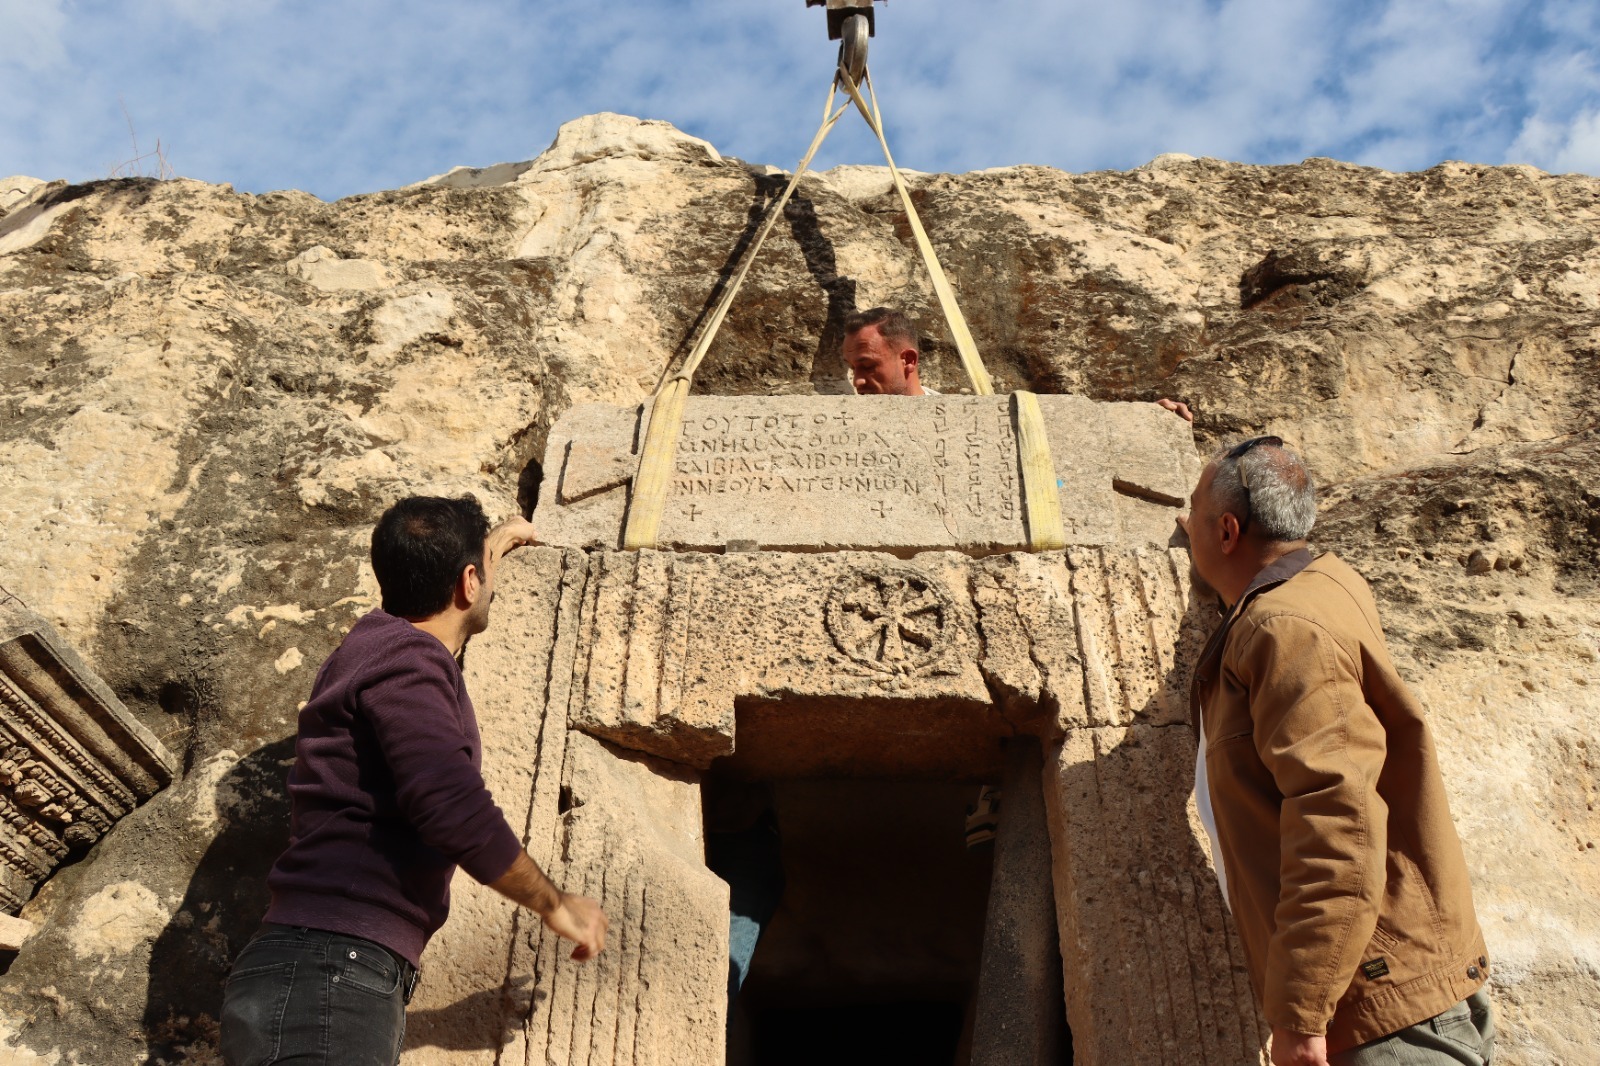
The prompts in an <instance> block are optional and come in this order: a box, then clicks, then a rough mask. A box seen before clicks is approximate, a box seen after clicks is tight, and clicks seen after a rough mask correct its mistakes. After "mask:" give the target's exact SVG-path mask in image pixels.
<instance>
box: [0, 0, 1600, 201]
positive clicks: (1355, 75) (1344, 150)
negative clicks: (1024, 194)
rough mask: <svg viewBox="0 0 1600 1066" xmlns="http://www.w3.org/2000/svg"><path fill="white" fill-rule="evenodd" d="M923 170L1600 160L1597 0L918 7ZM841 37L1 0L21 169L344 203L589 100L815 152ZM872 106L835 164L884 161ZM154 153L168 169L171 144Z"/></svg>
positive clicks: (907, 87)
mask: <svg viewBox="0 0 1600 1066" xmlns="http://www.w3.org/2000/svg"><path fill="white" fill-rule="evenodd" d="M877 18H878V33H879V36H878V37H877V38H876V39H874V41H873V42H872V48H871V53H870V55H871V69H872V72H873V77H874V81H875V83H876V84H877V86H878V90H879V93H880V96H881V98H882V101H883V104H884V108H885V111H886V113H887V119H888V127H889V135H890V141H891V146H892V147H893V148H894V150H895V157H896V160H897V161H898V162H899V163H901V164H902V165H904V166H907V167H912V168H915V169H919V170H948V171H964V170H972V169H977V168H981V167H991V166H1006V165H1010V164H1014V163H1042V164H1047V165H1050V166H1055V167H1061V168H1063V169H1067V170H1073V171H1084V170H1099V169H1105V168H1126V167H1133V166H1138V165H1140V164H1142V163H1144V162H1147V161H1148V160H1149V159H1151V158H1152V157H1154V156H1156V155H1159V154H1161V153H1162V152H1187V153H1189V154H1191V155H1205V156H1216V157H1219V158H1223V159H1232V160H1241V161H1245V162H1258V163H1285V162H1296V161H1298V160H1300V159H1304V158H1306V157H1307V156H1332V157H1335V158H1339V159H1345V160H1350V161H1353V162H1358V163H1366V164H1371V165H1374V166H1382V167H1387V168H1390V169H1394V170H1412V169H1419V168H1424V167H1428V166H1432V165H1433V164H1435V163H1437V162H1440V161H1441V160H1445V159H1461V160H1466V161H1469V162H1476V163H1531V164H1533V165H1535V166H1538V167H1542V168H1544V169H1546V170H1551V171H1556V172H1567V171H1578V172H1583V173H1589V174H1600V55H1597V42H1600V3H1596V2H1595V0H1520V2H1517V0H1117V2H1111V3H1108V2H1105V0H1092V2H1091V0H890V2H889V3H887V4H880V5H879V7H878V11H877ZM835 47H836V46H834V45H832V44H830V43H829V42H828V41H827V39H826V32H825V19H824V15H823V12H822V11H821V10H820V9H816V8H812V9H808V8H806V7H805V5H804V3H803V0H654V2H646V0H521V2H518V0H454V2H451V3H442V2H437V0H138V2H134V0H121V2H115V0H0V98H3V100H4V101H5V103H4V105H3V109H0V116H3V117H0V175H5V174H28V175H32V176H34V177H41V178H57V177H64V178H69V179H72V180H75V181H81V180H88V179H92V178H99V177H104V176H106V175H107V174H108V173H109V172H111V171H112V170H113V169H115V168H116V167H117V166H118V165H119V164H122V163H125V162H126V161H127V160H128V159H129V158H130V157H131V156H132V155H133V149H132V146H131V144H130V137H129V132H128V125H127V121H126V120H125V119H124V116H123V106H124V105H125V106H126V109H127V112H128V114H129V115H130V116H131V118H132V120H133V124H134V127H135V128H136V130H137V133H138V138H139V143H140V147H141V148H142V149H146V150H148V149H150V148H152V147H154V144H155V141H156V139H157V138H159V139H160V140H161V143H162V145H163V148H164V150H165V153H166V158H167V160H168V162H169V163H170V164H171V166H172V168H173V169H174V170H175V171H176V172H177V173H178V174H181V175H184V176H186V177H193V178H200V179H203V180H206V181H215V182H222V181H228V182H232V183H233V184H234V185H235V186H236V187H237V188H239V189H241V190H245V191H250V192H263V191H266V190H269V189H280V188H298V189H305V190H307V191H309V192H313V193H315V194H317V195H319V196H322V197H324V198H327V199H332V198H335V197H339V196H347V195H350V194H352V193H358V192H370V191H373V190H377V189H386V188H394V187H396V186H399V185H403V184H406V183H409V182H412V181H416V180H419V179H421V178H424V177H427V176H428V175H430V174H436V173H440V172H442V171H444V170H447V169H449V168H450V167H452V166H456V165H461V164H465V165H471V166H485V165H488V164H490V163H496V162H502V161H507V160H522V159H531V158H532V157H533V156H535V155H537V154H538V153H539V152H540V151H541V150H542V149H543V148H544V147H545V146H546V145H547V144H548V143H549V142H550V139H551V138H552V137H553V136H554V135H555V131H556V128H557V127H558V126H559V125H560V124H561V123H562V122H564V121H566V120H567V119H571V118H575V117H577V116H579V115H584V114H589V113H591V112H595V111H620V112H624V113H627V114H633V115H639V116H642V117H648V118H661V119H666V120H668V121H670V122H672V123H674V124H675V125H677V126H678V127H680V128H682V129H684V130H687V131H688V132H690V133H693V134H695V135H697V136H700V137H704V138H706V139H707V140H709V141H711V142H712V143H713V144H715V145H716V146H717V147H718V148H719V149H720V150H721V151H723V152H724V153H726V154H731V155H737V156H739V157H741V158H744V159H747V160H750V161H752V162H763V163H773V164H776V165H778V166H781V167H784V168H789V167H792V166H793V165H794V162H795V160H796V159H797V158H798V156H799V155H800V153H801V151H802V150H803V149H804V147H805V142H806V141H807V140H808V139H809V137H810V134H811V132H812V130H813V129H814V128H815V126H816V122H817V118H818V114H819V112H820V108H821V104H822V99H823V96H824V95H825V93H826V91H827V79H828V76H829V71H830V70H831V67H832V64H833V60H834V52H835ZM880 160H881V155H880V154H879V152H878V148H877V145H876V143H875V142H873V141H872V140H871V136H870V134H869V133H867V131H866V129H865V127H864V126H863V125H862V124H861V123H860V121H859V120H856V119H855V118H854V117H853V116H852V117H850V118H849V119H848V120H847V124H845V125H842V126H841V127H840V128H839V130H837V131H836V132H835V133H834V135H833V137H832V138H831V139H830V141H829V143H828V145H827V146H826V147H825V149H824V152H823V154H822V156H820V157H819V159H818V161H817V165H818V166H822V167H826V166H830V165H833V164H834V163H840V162H860V163H876V162H879V161H880ZM147 165H148V164H147Z"/></svg>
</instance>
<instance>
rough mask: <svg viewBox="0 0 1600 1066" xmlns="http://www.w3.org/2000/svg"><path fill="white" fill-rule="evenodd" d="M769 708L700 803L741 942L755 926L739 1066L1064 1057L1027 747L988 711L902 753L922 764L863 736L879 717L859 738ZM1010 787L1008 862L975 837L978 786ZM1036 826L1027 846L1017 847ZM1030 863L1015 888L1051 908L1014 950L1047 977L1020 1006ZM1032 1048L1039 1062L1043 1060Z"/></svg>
mask: <svg viewBox="0 0 1600 1066" xmlns="http://www.w3.org/2000/svg"><path fill="white" fill-rule="evenodd" d="M751 710H753V711H754V713H749V711H751ZM774 710H775V708H774V706H773V705H770V704H769V705H765V706H764V707H761V708H759V709H747V708H740V715H739V725H738V733H737V736H738V745H739V751H738V753H737V754H736V755H735V756H733V757H731V758H728V759H724V760H721V761H719V763H718V764H717V765H716V766H714V767H713V769H712V771H711V772H710V774H708V776H707V778H706V784H705V789H704V796H705V808H704V809H705V813H706V826H707V858H708V865H709V866H710V867H711V868H712V870H713V871H715V872H717V873H718V875H719V876H722V877H723V879H724V880H726V881H728V882H729V884H730V888H731V891H732V894H733V897H734V903H733V909H734V911H735V912H736V915H737V914H743V915H745V918H744V919H743V924H744V935H746V936H750V935H751V930H752V929H753V926H754V925H755V924H760V926H761V928H762V933H761V936H760V939H759V946H758V947H757V948H756V950H755V952H754V954H753V956H750V961H749V965H748V969H747V970H746V971H745V973H744V979H743V984H742V988H741V989H740V991H739V993H738V995H737V996H736V998H735V1000H734V1004H733V1010H732V1015H731V1020H730V1027H729V1042H728V1058H727V1061H728V1063H729V1064H730V1066H786V1064H789V1063H807V1064H814V1063H818V1062H827V1063H830V1064H835V1066H848V1064H852V1063H872V1064H874V1066H878V1064H884V1063H908V1064H922V1063H927V1064H934V1066H951V1064H954V1066H967V1064H969V1063H971V1064H984V1063H999V1062H1006V1063H1012V1062H1017V1063H1022V1062H1028V1063H1044V1062H1051V1063H1058V1062H1070V1061H1071V1059H1070V1056H1071V1052H1070V1037H1069V1036H1068V1034H1067V1032H1066V1023H1065V1008H1064V1003H1063V1000H1062V996H1061V991H1060V958H1059V953H1058V952H1057V950H1056V944H1055V922H1054V912H1053V898H1052V896H1051V891H1050V883H1049V854H1048V851H1049V844H1048V838H1047V835H1046V834H1044V832H1043V806H1042V801H1041V800H1040V795H1039V791H1040V785H1039V769H1038V767H1039V763H1038V761H1037V754H1038V746H1037V743H1036V742H1034V741H1032V740H1031V738H1021V739H1020V740H1017V741H1008V739H1007V738H1005V737H1003V736H999V735H995V734H997V733H1000V732H1001V729H1000V728H999V724H998V723H993V722H992V721H991V720H990V717H989V713H988V708H961V709H959V710H960V711H963V712H965V713H962V714H961V717H962V718H964V719H965V721H964V722H963V728H960V729H957V730H954V731H953V732H956V733H958V734H961V743H960V744H959V745H958V746H956V747H945V746H944V745H927V744H926V740H927V739H928V738H927V737H926V735H924V738H923V743H922V744H921V745H919V744H918V743H917V742H912V744H911V745H910V746H909V749H916V748H919V747H920V748H921V749H922V750H921V751H920V752H919V753H917V754H915V755H913V754H912V752H911V750H909V749H908V745H907V744H906V743H905V739H906V738H904V737H903V736H902V737H899V738H893V737H889V736H885V735H883V734H881V733H880V734H878V735H877V736H868V734H871V733H873V732H875V731H874V730H872V729H871V727H870V726H869V725H867V722H870V721H871V716H863V715H861V714H860V710H859V709H856V713H855V714H853V715H851V717H853V718H855V719H856V723H859V724H860V725H863V726H867V728H858V729H852V730H842V729H832V728H828V729H823V730H815V726H816V725H817V724H818V719H819V718H821V719H823V720H827V719H833V721H834V723H836V724H842V723H838V718H839V717H843V715H842V714H841V711H842V710H843V709H842V708H827V709H822V711H821V714H820V715H818V716H817V717H812V718H811V723H810V725H811V727H812V728H811V729H807V728H806V727H805V726H803V725H802V724H801V721H802V720H803V718H802V716H801V715H795V714H793V710H794V708H793V707H792V705H791V706H790V707H788V708H786V710H787V711H789V712H790V713H784V714H781V715H777V716H774V715H773V713H772V712H773V711H774ZM942 710H943V712H944V714H952V713H956V712H957V711H958V709H956V708H943V709H942ZM763 712H766V713H763ZM863 717H865V718H866V719H867V722H863V721H862V718H863ZM897 717H898V718H899V721H900V722H901V724H902V725H904V723H905V721H906V716H904V715H903V714H902V715H900V716H897ZM913 717H914V716H913ZM880 720H881V719H880ZM853 724H855V723H853ZM774 727H775V728H774ZM991 730H992V732H991ZM802 733H809V734H810V735H809V736H802V735H800V734H802ZM984 734H988V735H984ZM862 741H865V743H862ZM1030 745H1031V747H1029V746H1030ZM935 749H942V750H938V751H937V752H936V751H935ZM1022 750H1027V751H1031V753H1032V755H1033V759H1032V761H1030V762H1028V763H1027V766H1026V768H1025V769H1024V771H1023V773H1022V774H1021V775H1020V776H1019V775H1018V774H1017V773H1016V770H1015V769H1014V767H1013V765H1012V764H1013V763H1015V762H1016V761H1017V760H1016V759H1015V758H1014V757H1010V758H1008V755H1010V756H1014V755H1015V754H1016V753H1017V752H1018V751H1022ZM908 755H909V756H911V757H910V758H908ZM929 756H933V757H932V758H929ZM918 763H921V765H917V764H918ZM1007 778H1009V779H1010V781H1011V783H1012V784H1013V786H1014V788H1016V789H1017V790H1018V791H1019V792H1024V791H1026V790H1027V789H1029V788H1031V789H1032V790H1033V791H1034V793H1035V795H1034V797H1033V800H1034V802H1033V803H1032V804H1028V803H1021V804H1019V813H1018V815H1017V817H1016V818H1015V819H1014V822H1015V823H1016V824H1014V825H1013V826H1012V827H1010V828H1011V831H1012V839H1013V841H1014V843H1013V846H1012V849H1011V851H1010V852H1009V854H1010V856H1011V857H1010V858H1005V856H1006V855H1007V852H1005V851H1003V850H1001V851H997V848H998V847H999V846H1000V845H1001V844H1003V843H1004V841H1003V840H998V839H994V840H991V839H975V840H973V841H971V842H970V843H969V832H968V815H969V812H970V810H971V808H972V807H973V806H974V804H975V803H976V801H977V800H978V795H979V788H980V786H981V785H984V784H989V785H999V784H1001V783H1002V780H1003V779H1007ZM1028 819H1032V820H1033V821H1034V822H1036V823H1037V824H1035V825H1033V826H1032V828H1033V829H1034V831H1035V832H1034V835H1033V837H1032V838H1030V839H1028V840H1027V841H1026V844H1025V845H1019V844H1017V843H1015V841H1018V840H1020V839H1021V838H1019V837H1017V836H1016V833H1017V831H1018V830H1019V829H1020V828H1021V825H1022V823H1023V822H1024V821H1026V820H1028ZM1000 822H1001V825H1002V826H1004V822H1005V814H1004V805H1003V803H1002V812H1001V817H1000ZM974 836H975V837H981V836H982V834H981V833H975V834H974ZM1023 851H1028V852H1031V853H1032V854H1031V859H1030V860H1029V861H1027V862H1025V863H1024V864H1023V865H1024V866H1025V867H1026V869H1025V870H1024V871H1023V876H1024V879H1025V880H1028V879H1031V881H1038V882H1041V883H1039V884H1037V885H1036V886H1034V887H1035V888H1036V889H1037V890H1036V891H1032V892H1029V893H1025V894H1026V895H1029V896H1030V897H1031V899H1032V900H1033V901H1034V902H1035V903H1036V904H1037V903H1039V902H1043V903H1044V905H1045V908H1046V911H1047V913H1046V915H1045V919H1044V921H1043V927H1042V928H1041V926H1040V923H1039V921H1038V920H1037V914H1036V919H1035V921H1034V922H1033V924H1032V925H1027V924H1026V922H1024V923H1021V926H1024V927H1025V928H1022V929H1021V931H1022V932H1024V933H1025V936H1026V939H1028V940H1029V941H1030V942H1031V946H1028V947H1025V948H1024V951H1033V952H1034V954H1037V955H1039V956H1040V957H1041V958H1044V959H1045V964H1044V968H1046V969H1050V968H1053V970H1054V980H1053V982H1047V983H1046V987H1044V988H1042V989H1041V988H1038V987H1036V986H1030V987H1029V988H1026V989H1023V991H1022V995H1021V996H1020V997H1019V994H1018V989H1017V987H1016V985H1015V979H1014V977H1013V974H1014V973H1015V971H1017V970H1018V969H1020V968H1027V966H1028V965H1029V963H1030V962H1033V963H1035V965H1034V966H1033V969H1034V970H1038V969H1039V968H1040V967H1039V966H1038V965H1037V959H1019V958H1015V957H1014V956H1015V955H1016V944H1015V941H1017V939H1018V937H1017V935H1016V934H1017V932H1018V931H1019V922H1018V921H1017V920H1016V917H1015V915H1013V914H1012V913H1010V909H1011V908H1012V907H1013V904H1012V902H1011V900H1013V898H1014V897H1016V895H1017V891H1016V882H1017V876H1016V874H1017V869H1016V867H1017V864H1018V862H1019V858H1018V856H1019V855H1020V854H1021V853H1022V852H1023ZM1041 852H1042V854H1040V853H1041ZM997 854H998V855H1000V856H1001V863H1002V864H1004V865H1006V866H1007V867H1008V870H1009V872H1010V874H1011V876H1010V878H1009V879H1008V877H1007V873H1008V870H1002V869H997V861H996V857H997ZM991 885H993V886H995V893H994V894H995V896H996V900H997V903H996V905H995V907H994V908H991V903H990V897H991ZM996 911H998V912H1000V913H996ZM1035 911H1036V912H1037V911H1038V907H1037V906H1036V907H1035ZM752 915H753V916H754V917H753V919H752V918H751V917H750V916H752ZM740 923H741V919H740V918H739V917H735V919H734V925H735V929H734V932H733V935H732V938H731V939H732V944H733V951H732V954H733V955H734V957H735V958H738V957H739V955H740V953H739V950H738V943H739V939H740V935H741V934H740V929H739V926H740ZM1040 940H1043V941H1047V943H1044V944H1043V945H1042V953H1041V952H1040V951H1037V950H1035V948H1038V947H1040V945H1039V944H1038V943H1037V942H1038V941H1040ZM986 941H987V943H986ZM986 952H987V955H988V957H987V958H986V957H985V956H986ZM1041 997H1042V999H1041ZM1019 1000H1020V1001H1019ZM986 1011H987V1012H988V1013H989V1014H990V1015H991V1016H990V1017H985V1013H986ZM1041 1017H1042V1018H1044V1021H1043V1023H1042V1028H1043V1029H1044V1030H1047V1031H1048V1039H1045V1040H1043V1041H1042V1042H1041V1041H1039V1040H1037V1039H1036V1040H1034V1041H1033V1043H1032V1044H1031V1045H1030V1046H1029V1048H1028V1049H1026V1052H1025V1053H1024V1054H1021V1055H1019V1049H1018V1048H1017V1047H1015V1046H1008V1044H1007V1041H1008V1040H1009V1041H1011V1043H1012V1044H1014V1043H1015V1037H1014V1036H1011V1035H1008V1036H1006V1037H1002V1038H999V1039H997V1038H996V1035H995V1034H996V1033H997V1032H998V1031H1001V1030H1005V1031H1006V1032H1007V1033H1008V1034H1014V1033H1016V1032H1017V1031H1018V1030H1028V1029H1029V1028H1030V1027H1032V1028H1034V1029H1039V1028H1041V1023H1040V1021H1039V1019H1040V1018H1041ZM1041 1045H1042V1046H1044V1047H1046V1048H1048V1053H1047V1054H1044V1055H1040V1054H1038V1053H1036V1051H1035V1050H1034V1049H1035V1048H1036V1047H1037V1046H1041Z"/></svg>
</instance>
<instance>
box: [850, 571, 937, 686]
mask: <svg viewBox="0 0 1600 1066" xmlns="http://www.w3.org/2000/svg"><path fill="white" fill-rule="evenodd" d="M843 607H844V610H845V611H846V612H847V613H849V614H853V615H856V616H857V617H859V618H860V619H861V620H862V621H863V622H864V623H866V624H865V625H864V626H861V627H858V628H857V630H856V632H855V634H854V636H853V639H852V640H851V643H852V644H854V645H855V647H854V649H852V650H853V651H854V652H855V653H856V654H858V655H860V656H862V657H863V658H866V659H871V660H875V661H877V662H880V663H884V664H886V665H896V664H902V663H904V662H905V661H906V660H907V659H909V658H911V657H912V656H913V655H915V654H916V652H914V651H912V650H911V649H912V648H915V649H917V650H918V651H921V652H927V651H928V650H929V649H931V648H932V647H933V646H934V643H935V642H936V640H937V639H938V636H939V631H940V629H942V628H943V625H944V617H943V614H944V605H943V604H942V603H941V602H940V600H939V598H938V597H937V596H936V595H934V594H933V593H932V592H930V591H929V590H928V589H926V588H922V589H915V588H912V587H911V583H910V582H908V581H907V580H906V579H905V578H903V577H895V576H887V577H883V578H879V579H877V580H874V581H872V582H870V583H869V584H868V585H867V587H865V588H863V589H861V590H860V591H859V592H857V593H856V594H855V595H854V596H851V597H850V598H849V599H847V600H845V601H844V604H843ZM908 646H909V647H908Z"/></svg>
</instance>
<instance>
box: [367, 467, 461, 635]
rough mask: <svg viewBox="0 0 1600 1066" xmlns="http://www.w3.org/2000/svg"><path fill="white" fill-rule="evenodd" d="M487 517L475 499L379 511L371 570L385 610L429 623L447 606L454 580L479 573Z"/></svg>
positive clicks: (433, 499) (415, 501)
mask: <svg viewBox="0 0 1600 1066" xmlns="http://www.w3.org/2000/svg"><path fill="white" fill-rule="evenodd" d="M488 535H489V518H488V516H487V515H485V514H484V513H483V508H482V507H481V506H480V505H479V504H478V499H477V497H475V496H473V495H471V494H470V493H469V494H468V495H466V496H462V497H460V498H458V499H454V500H451V499H446V498H445V497H443V496H408V497H406V498H405V499H403V500H401V501H400V502H399V503H397V504H395V505H394V506H393V507H391V508H389V509H388V510H387V511H385V512H383V517H382V518H380V519H378V524H377V526H376V527H375V528H374V529H373V531H372V571H373V573H375V574H377V575H378V587H379V588H380V589H382V590H383V609H384V610H385V611H388V612H389V613H390V614H392V615H398V616H399V617H401V618H428V617H430V616H432V615H436V614H438V613H439V612H440V611H442V610H444V609H445V607H446V606H447V605H448V604H449V603H450V596H451V593H452V591H453V590H454V589H455V584H456V578H458V577H460V576H461V572H462V571H463V570H465V569H466V568H467V567H469V566H476V567H477V568H478V569H479V570H480V571H481V570H482V569H483V563H484V559H483V549H484V539H485V538H486V537H487V536H488Z"/></svg>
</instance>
